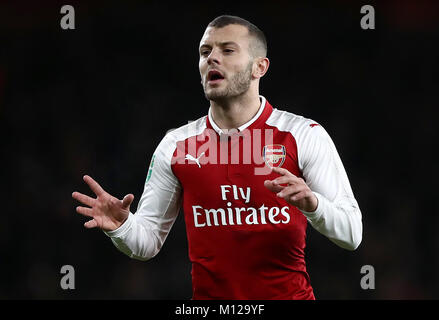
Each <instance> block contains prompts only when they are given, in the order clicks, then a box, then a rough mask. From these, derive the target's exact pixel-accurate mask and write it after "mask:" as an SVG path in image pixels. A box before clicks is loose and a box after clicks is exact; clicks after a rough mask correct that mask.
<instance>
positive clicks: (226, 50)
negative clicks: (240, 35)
mask: <svg viewBox="0 0 439 320" xmlns="http://www.w3.org/2000/svg"><path fill="white" fill-rule="evenodd" d="M234 51H235V50H233V49H224V52H225V53H232V52H234Z"/></svg>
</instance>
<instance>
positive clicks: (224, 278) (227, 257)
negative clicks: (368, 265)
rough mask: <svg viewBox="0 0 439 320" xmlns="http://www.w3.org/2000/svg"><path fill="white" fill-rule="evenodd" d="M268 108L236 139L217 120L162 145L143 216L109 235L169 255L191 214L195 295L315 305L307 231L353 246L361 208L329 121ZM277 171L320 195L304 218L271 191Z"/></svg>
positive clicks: (133, 247) (139, 255) (121, 245)
mask: <svg viewBox="0 0 439 320" xmlns="http://www.w3.org/2000/svg"><path fill="white" fill-rule="evenodd" d="M260 99H261V107H260V108H259V111H258V113H257V114H256V115H255V116H254V117H253V119H251V120H250V121H249V122H248V123H246V124H244V125H243V126H241V127H240V128H238V130H235V132H234V133H230V132H229V133H224V132H223V131H222V130H221V129H220V128H219V127H218V126H217V125H216V124H215V122H214V121H213V119H212V116H211V111H210V110H209V114H208V115H207V116H204V117H202V118H200V119H198V120H196V121H194V122H191V123H189V124H187V125H185V126H182V127H180V128H178V129H175V130H173V131H171V132H169V133H168V134H166V136H165V137H164V138H163V140H162V141H161V142H160V144H159V145H158V147H157V149H156V151H155V153H154V155H153V158H152V161H151V164H150V168H149V172H148V175H147V178H146V183H145V188H144V191H143V194H142V197H141V199H140V201H139V205H138V209H137V212H136V213H135V214H133V213H130V215H129V217H128V219H127V220H126V221H125V223H123V224H122V225H121V226H120V227H119V228H118V229H116V230H114V231H110V232H106V234H107V235H108V236H109V237H111V240H112V241H113V243H114V244H115V246H116V247H117V248H118V249H119V250H120V251H122V252H123V253H125V254H127V255H128V256H130V257H132V258H135V259H140V260H147V259H150V258H152V257H154V256H155V255H156V254H157V253H158V252H159V250H160V249H161V247H162V245H163V243H164V241H165V239H166V237H167V235H168V233H169V231H170V229H171V227H172V225H173V223H174V221H175V219H176V217H177V215H178V212H179V210H180V208H181V207H182V208H183V211H184V216H185V223H186V231H187V238H188V245H189V259H190V261H191V262H192V287H193V299H314V294H313V290H312V287H311V285H310V280H309V276H308V274H307V272H306V264H305V253H304V250H305V245H306V242H305V239H306V227H307V223H308V222H309V223H310V224H311V226H312V227H314V229H316V230H317V231H319V232H320V233H322V234H323V235H325V236H326V237H328V238H329V239H330V240H331V241H333V242H334V243H335V244H337V245H338V246H340V247H342V248H345V249H349V250H354V249H356V248H357V247H358V245H359V244H360V242H361V239H362V222H361V212H360V209H359V207H358V204H357V201H356V200H355V198H354V195H353V192H352V189H351V186H350V184H349V180H348V177H347V175H346V172H345V169H344V167H343V164H342V162H341V160H340V157H339V155H338V153H337V150H336V148H335V146H334V144H333V142H332V140H331V138H330V137H329V135H328V134H327V132H326V131H325V130H324V129H323V127H322V126H321V125H319V124H318V123H316V122H315V121H313V120H310V119H306V118H304V117H302V116H297V115H295V114H292V113H289V112H285V111H280V110H278V109H274V108H273V107H272V106H271V105H270V104H269V103H268V102H267V101H266V99H265V98H264V97H262V96H260ZM272 166H279V167H282V168H285V169H287V170H289V171H290V172H292V173H293V174H294V175H296V176H298V177H302V178H303V179H304V180H305V181H306V183H307V185H308V186H309V187H310V189H311V190H312V191H313V192H314V194H315V195H316V197H317V198H318V207H317V209H316V211H315V212H302V211H300V210H299V209H298V208H296V207H294V206H292V205H289V204H288V203H287V202H286V201H285V200H284V199H282V198H279V197H277V196H276V194H275V193H272V192H271V191H269V190H268V189H266V188H265V186H264V181H265V180H272V179H274V178H276V177H278V175H277V174H276V173H274V172H272V171H271V169H270V167H272Z"/></svg>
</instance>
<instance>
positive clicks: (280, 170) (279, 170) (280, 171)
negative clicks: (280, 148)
mask: <svg viewBox="0 0 439 320" xmlns="http://www.w3.org/2000/svg"><path fill="white" fill-rule="evenodd" d="M272 169H273V171H274V172H276V173H278V174H280V175H282V176H288V175H293V174H292V173H291V172H289V171H288V170H287V169H284V168H279V167H273V168H272ZM293 176H294V175H293Z"/></svg>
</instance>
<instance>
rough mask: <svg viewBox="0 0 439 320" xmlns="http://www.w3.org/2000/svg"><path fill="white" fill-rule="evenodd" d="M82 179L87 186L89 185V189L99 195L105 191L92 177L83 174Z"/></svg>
mask: <svg viewBox="0 0 439 320" xmlns="http://www.w3.org/2000/svg"><path fill="white" fill-rule="evenodd" d="M84 181H85V183H87V184H88V186H89V187H90V189H91V190H92V191H93V192H94V193H95V194H96V195H97V196H99V195H101V194H103V193H105V191H104V189H102V187H101V186H100V185H99V183H97V182H96V181H94V180H93V178H92V177H90V176H87V175H85V176H84Z"/></svg>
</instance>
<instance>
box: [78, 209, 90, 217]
mask: <svg viewBox="0 0 439 320" xmlns="http://www.w3.org/2000/svg"><path fill="white" fill-rule="evenodd" d="M76 212H77V213H80V214H82V215H83V216H87V217H93V210H92V209H90V208H86V207H76Z"/></svg>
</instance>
